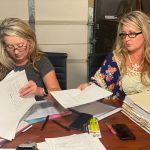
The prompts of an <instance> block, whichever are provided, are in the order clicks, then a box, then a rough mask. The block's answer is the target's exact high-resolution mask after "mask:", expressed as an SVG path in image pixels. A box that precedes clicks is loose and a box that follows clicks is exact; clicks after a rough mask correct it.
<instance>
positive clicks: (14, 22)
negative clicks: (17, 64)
mask: <svg viewBox="0 0 150 150" xmlns="http://www.w3.org/2000/svg"><path fill="white" fill-rule="evenodd" d="M5 36H17V37H20V38H23V39H26V40H28V41H30V43H31V44H30V48H29V52H28V59H29V61H30V62H31V63H32V65H33V67H34V68H35V69H36V66H35V62H36V61H37V60H39V58H40V57H41V55H42V52H41V51H40V50H39V48H38V45H37V40H36V35H35V33H34V32H33V31H32V29H31V27H30V25H29V24H28V23H26V22H25V21H23V20H21V19H18V18H6V19H5V20H4V21H3V22H2V23H1V25H0V63H1V64H3V65H4V66H5V67H7V68H9V69H13V66H14V63H13V61H12V59H11V58H10V57H8V53H7V52H6V50H5V43H4V40H3V39H4V37H5Z"/></svg>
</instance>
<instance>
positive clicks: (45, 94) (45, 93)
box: [42, 88, 48, 97]
mask: <svg viewBox="0 0 150 150" xmlns="http://www.w3.org/2000/svg"><path fill="white" fill-rule="evenodd" d="M42 90H43V96H42V97H46V96H47V95H48V92H46V90H45V89H44V88H42Z"/></svg>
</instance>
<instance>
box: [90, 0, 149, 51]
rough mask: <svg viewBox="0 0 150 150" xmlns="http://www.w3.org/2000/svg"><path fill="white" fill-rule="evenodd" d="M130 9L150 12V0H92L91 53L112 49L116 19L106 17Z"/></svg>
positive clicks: (115, 31) (117, 15) (118, 14)
mask: <svg viewBox="0 0 150 150" xmlns="http://www.w3.org/2000/svg"><path fill="white" fill-rule="evenodd" d="M132 10H142V11H143V12H145V13H147V14H150V0H94V15H93V40H91V41H92V42H91V44H92V45H93V46H92V48H93V49H92V52H93V53H108V52H109V51H112V46H113V43H114V41H115V38H116V33H117V25H118V21H117V19H108V18H110V17H116V18H117V17H119V16H121V15H122V14H123V13H125V12H128V11H132ZM106 18H107V19H106Z"/></svg>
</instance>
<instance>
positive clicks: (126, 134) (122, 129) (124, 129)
mask: <svg viewBox="0 0 150 150" xmlns="http://www.w3.org/2000/svg"><path fill="white" fill-rule="evenodd" d="M112 128H113V129H114V130H115V131H116V132H117V136H118V137H119V139H121V140H135V139H136V137H135V135H134V134H133V132H132V131H131V130H130V129H129V128H128V126H127V125H126V124H112Z"/></svg>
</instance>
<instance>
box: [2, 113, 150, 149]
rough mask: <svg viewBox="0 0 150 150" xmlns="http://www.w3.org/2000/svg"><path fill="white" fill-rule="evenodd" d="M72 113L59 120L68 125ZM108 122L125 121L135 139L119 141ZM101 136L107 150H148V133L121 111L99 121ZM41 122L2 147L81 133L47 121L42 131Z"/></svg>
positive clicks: (149, 143)
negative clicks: (109, 127)
mask: <svg viewBox="0 0 150 150" xmlns="http://www.w3.org/2000/svg"><path fill="white" fill-rule="evenodd" d="M73 118H75V116H74V115H70V116H66V117H63V118H59V119H58V120H59V122H61V123H63V124H65V125H69V124H70V123H71V121H72V119H73ZM106 121H107V122H109V123H125V124H127V125H128V127H129V128H130V129H131V130H132V131H133V133H134V134H135V136H136V140H130V141H121V140H119V139H118V137H117V136H115V135H113V134H112V133H111V132H110V131H109V129H108V128H107V127H106V125H105V122H106ZM99 125H100V129H101V134H102V138H101V139H100V141H101V142H102V143H103V144H104V146H105V147H106V149H107V150H150V134H148V133H146V132H145V131H144V130H143V129H141V128H140V127H139V126H137V125H136V124H135V123H134V122H132V121H131V120H130V119H128V118H127V117H126V116H125V115H123V114H122V113H121V112H119V113H116V114H113V115H111V116H109V117H107V118H105V119H103V120H101V121H100V122H99ZM41 126H42V123H37V124H35V125H33V127H32V128H31V129H29V130H28V131H26V132H24V133H22V134H20V135H18V136H17V137H16V138H15V140H13V141H12V142H8V143H6V144H5V145H4V148H15V147H16V146H17V145H18V144H20V143H24V142H26V141H35V142H42V141H44V139H45V138H49V137H59V136H65V135H70V134H74V133H76V134H77V133H81V132H80V131H75V130H71V131H66V130H64V129H63V128H61V127H59V126H58V125H56V124H54V123H52V122H51V121H49V122H48V124H47V125H46V127H45V129H44V131H40V127H41Z"/></svg>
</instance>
